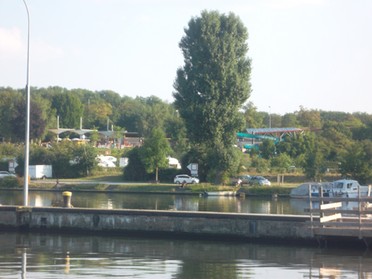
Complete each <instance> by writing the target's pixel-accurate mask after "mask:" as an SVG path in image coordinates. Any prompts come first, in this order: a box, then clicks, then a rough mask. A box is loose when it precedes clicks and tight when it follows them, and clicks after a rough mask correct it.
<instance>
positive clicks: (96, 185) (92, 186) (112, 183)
mask: <svg viewBox="0 0 372 279" xmlns="http://www.w3.org/2000/svg"><path fill="white" fill-rule="evenodd" d="M297 185H298V184H297V183H295V184H283V185H276V184H275V183H274V184H273V186H264V187H263V186H255V187H253V186H242V187H240V188H239V189H237V188H235V187H232V186H223V185H213V184H209V183H200V184H189V185H186V186H185V187H183V188H182V187H180V186H179V185H175V184H171V183H145V182H142V183H141V182H140V183H139V182H123V181H121V178H120V177H117V176H104V177H103V176H101V177H89V178H85V179H61V180H59V184H57V183H56V180H54V179H50V180H38V181H30V190H54V191H95V192H132V193H167V194H175V193H177V194H201V193H203V192H208V191H232V190H237V191H238V192H239V193H244V194H245V195H249V196H272V195H278V196H286V195H289V193H290V191H291V189H292V188H293V187H296V186H297Z"/></svg>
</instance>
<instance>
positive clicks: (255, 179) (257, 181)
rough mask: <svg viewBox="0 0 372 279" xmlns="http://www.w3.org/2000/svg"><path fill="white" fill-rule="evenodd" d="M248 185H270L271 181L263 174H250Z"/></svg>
mask: <svg viewBox="0 0 372 279" xmlns="http://www.w3.org/2000/svg"><path fill="white" fill-rule="evenodd" d="M249 185H258V186H270V185H271V182H270V181H269V180H268V179H266V178H265V177H263V176H252V177H251V179H250V180H249Z"/></svg>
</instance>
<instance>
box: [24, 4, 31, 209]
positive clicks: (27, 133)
mask: <svg viewBox="0 0 372 279" xmlns="http://www.w3.org/2000/svg"><path fill="white" fill-rule="evenodd" d="M23 3H24V4H25V7H26V12H27V83H26V117H25V118H26V119H25V120H26V127H25V166H24V184H23V205H24V206H28V177H29V175H28V165H29V153H30V13H29V10H28V7H27V3H26V0H23Z"/></svg>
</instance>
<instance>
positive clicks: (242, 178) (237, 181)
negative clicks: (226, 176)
mask: <svg viewBox="0 0 372 279" xmlns="http://www.w3.org/2000/svg"><path fill="white" fill-rule="evenodd" d="M250 180H251V176H250V175H248V174H246V175H239V176H237V177H233V178H231V185H233V186H237V185H244V184H245V185H248V184H249V181H250Z"/></svg>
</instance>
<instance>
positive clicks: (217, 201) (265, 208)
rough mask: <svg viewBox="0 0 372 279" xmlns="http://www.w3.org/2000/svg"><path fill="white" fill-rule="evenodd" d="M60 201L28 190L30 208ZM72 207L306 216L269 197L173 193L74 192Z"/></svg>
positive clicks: (1, 200)
mask: <svg viewBox="0 0 372 279" xmlns="http://www.w3.org/2000/svg"><path fill="white" fill-rule="evenodd" d="M61 200H62V194H61V193H60V192H50V191H31V192H30V193H29V205H30V206H51V205H53V204H55V203H56V202H58V201H61ZM0 204H3V205H22V204H23V193H22V192H21V191H0ZM72 204H73V206H74V207H83V208H102V209H154V210H179V211H214V212H234V213H264V214H295V215H303V214H305V212H304V209H305V208H308V207H309V203H308V202H307V201H306V200H301V199H290V198H282V197H279V198H271V197H250V196H249V197H248V196H246V197H245V198H241V197H216V196H214V197H213V196H210V197H208V196H207V197H205V196H197V195H172V194H132V193H130V194H128V193H87V192H73V193H72Z"/></svg>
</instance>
